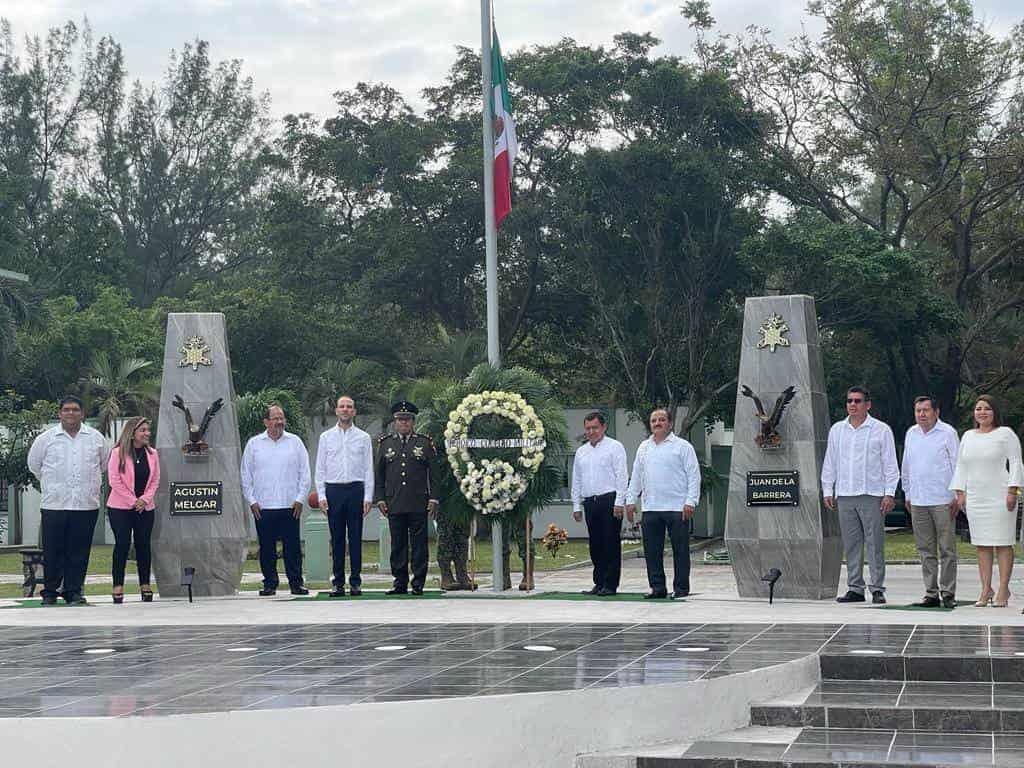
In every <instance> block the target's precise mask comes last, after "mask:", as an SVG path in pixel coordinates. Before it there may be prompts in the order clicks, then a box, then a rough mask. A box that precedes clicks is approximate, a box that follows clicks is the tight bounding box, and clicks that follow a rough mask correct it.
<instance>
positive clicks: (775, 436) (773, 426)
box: [740, 384, 796, 450]
mask: <svg viewBox="0 0 1024 768" xmlns="http://www.w3.org/2000/svg"><path fill="white" fill-rule="evenodd" d="M740 392H741V393H742V394H743V396H744V397H749V398H750V399H751V400H753V401H754V406H755V407H756V408H757V419H758V421H760V422H761V432H760V433H759V434H758V435H757V437H755V438H754V442H755V443H757V444H758V446H760V447H761V448H762V449H764V450H768V449H771V448H778V447H779V446H780V445H781V444H782V437H781V436H780V435H779V432H778V426H779V422H780V421H782V414H783V413H784V412H785V410H786V406H787V405H789V402H790V401H791V400H792V399H793V398H794V397H795V396H796V387H793V386H789V387H786V388H785V389H784V390H782V394H781V395H779V397H778V399H777V400H776V401H775V407H774V408H772V412H771V415H769V414H767V413H765V410H764V404H763V403H762V402H761V398H759V397H758V396H757V395H755V394H754V393H753V391H752V390H751V389H750V387H748V386H747V385H746V384H744V385H743V387H742V388H741V389H740Z"/></svg>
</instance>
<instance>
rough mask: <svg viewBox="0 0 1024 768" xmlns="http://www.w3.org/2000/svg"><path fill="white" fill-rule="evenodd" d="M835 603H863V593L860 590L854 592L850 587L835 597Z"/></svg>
mask: <svg viewBox="0 0 1024 768" xmlns="http://www.w3.org/2000/svg"><path fill="white" fill-rule="evenodd" d="M836 602H837V603H863V602H864V595H863V593H861V592H854V591H853V590H852V589H851V590H850V591H849V592H847V593H846V594H845V595H843V596H842V597H837V598H836Z"/></svg>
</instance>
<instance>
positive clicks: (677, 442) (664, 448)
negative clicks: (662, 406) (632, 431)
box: [626, 432, 700, 512]
mask: <svg viewBox="0 0 1024 768" xmlns="http://www.w3.org/2000/svg"><path fill="white" fill-rule="evenodd" d="M639 497H642V498H643V502H644V509H645V510H647V511H650V512H674V511H676V510H678V511H680V512H682V511H683V507H684V506H690V507H696V506H697V502H699V501H700V464H699V462H698V461H697V453H696V452H695V451H694V450H693V446H692V445H690V443H689V442H687V441H686V440H684V439H683V438H681V437H679V436H678V435H676V434H674V433H672V432H670V433H669V434H668V436H667V437H666V438H665V439H664V440H662V441H661V442H660V443H656V442H654V438H653V437H649V438H647V439H646V440H644V441H643V442H642V443H640V447H639V448H638V449H637V451H636V458H635V459H634V460H633V476H632V477H631V478H630V480H629V490H628V491H627V493H626V503H627V504H636V500H637V498H639Z"/></svg>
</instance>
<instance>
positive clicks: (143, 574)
mask: <svg viewBox="0 0 1024 768" xmlns="http://www.w3.org/2000/svg"><path fill="white" fill-rule="evenodd" d="M107 517H108V518H109V519H110V528H111V530H112V531H113V532H114V557H113V567H112V568H111V570H112V572H113V573H112V574H111V575H112V576H113V577H114V586H115V587H123V586H124V569H125V566H126V565H127V563H128V550H129V549H131V546H132V537H133V536H134V538H135V564H136V565H137V566H138V568H139V584H149V570H150V565H151V563H152V562H153V550H152V548H151V547H150V538H151V537H152V535H153V521H154V520H155V519H156V510H153V509H147V510H144V511H142V512H136V511H135V510H134V509H114V508H112V507H107Z"/></svg>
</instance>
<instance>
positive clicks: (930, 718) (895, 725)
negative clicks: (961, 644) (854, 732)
mask: <svg viewBox="0 0 1024 768" xmlns="http://www.w3.org/2000/svg"><path fill="white" fill-rule="evenodd" d="M750 722H751V725H764V726H782V727H815V728H858V729H859V728H868V729H872V728H886V729H912V730H918V731H959V732H996V733H1004V732H1014V731H1022V732H1024V684H1022V683H974V682H967V683H960V682H958V683H946V682H932V681H929V682H916V681H909V682H900V681H890V680H825V681H822V682H821V683H820V684H819V685H818V686H816V687H815V688H813V689H812V690H810V691H809V692H807V694H806V695H805V696H804V697H803V698H802V699H800V698H799V696H797V697H789V698H787V699H784V700H777V701H769V702H764V703H761V704H757V705H755V706H752V707H751V709H750Z"/></svg>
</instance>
